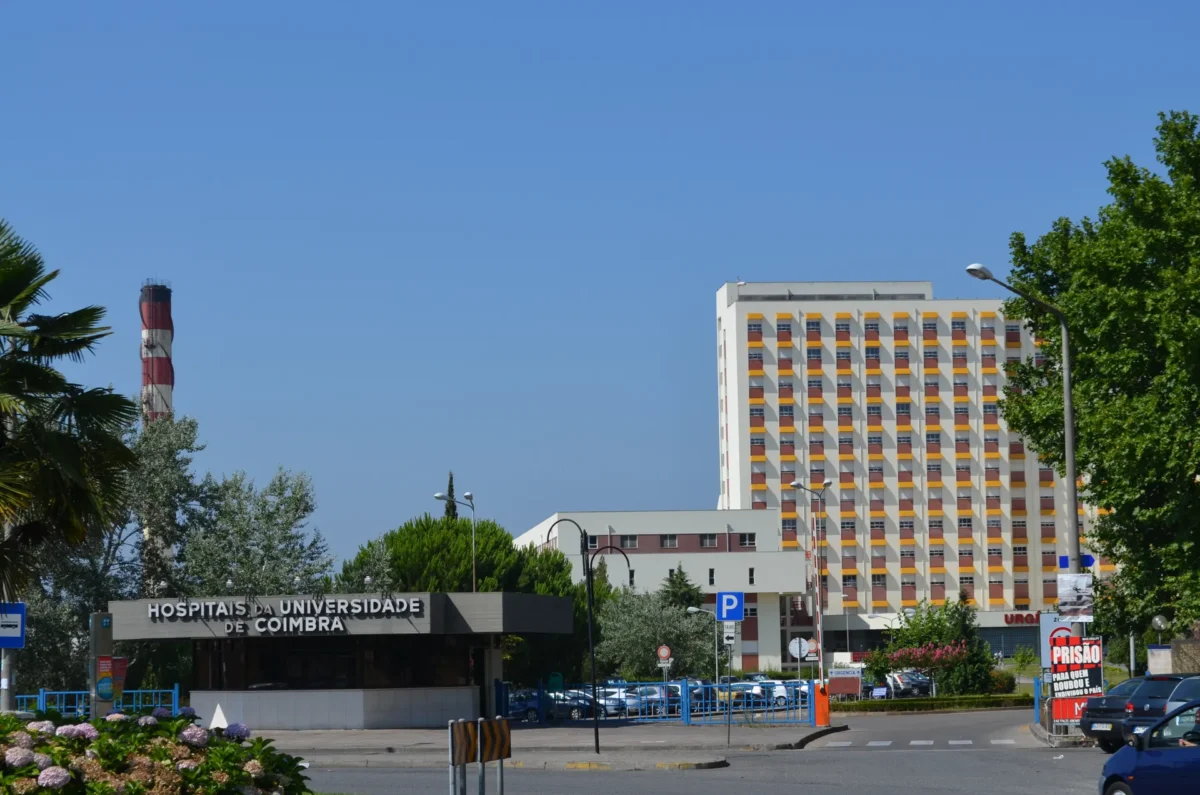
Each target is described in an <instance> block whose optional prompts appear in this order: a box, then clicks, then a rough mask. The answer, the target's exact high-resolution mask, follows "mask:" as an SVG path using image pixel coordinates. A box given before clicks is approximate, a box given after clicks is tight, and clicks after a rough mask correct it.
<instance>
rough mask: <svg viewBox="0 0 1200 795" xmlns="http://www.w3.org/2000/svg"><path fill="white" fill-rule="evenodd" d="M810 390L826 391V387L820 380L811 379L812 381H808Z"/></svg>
mask: <svg viewBox="0 0 1200 795" xmlns="http://www.w3.org/2000/svg"><path fill="white" fill-rule="evenodd" d="M808 388H809V389H824V386H822V384H821V379H820V378H810V379H808Z"/></svg>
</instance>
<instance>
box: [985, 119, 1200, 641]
mask: <svg viewBox="0 0 1200 795" xmlns="http://www.w3.org/2000/svg"><path fill="white" fill-rule="evenodd" d="M1159 122H1160V123H1159V125H1158V137H1157V138H1156V139H1155V141H1154V146H1155V150H1156V151H1157V159H1158V162H1159V163H1160V164H1161V166H1162V173H1154V172H1152V171H1150V170H1149V169H1147V168H1145V167H1142V166H1138V165H1136V164H1134V162H1133V161H1132V160H1131V159H1130V158H1129V157H1121V158H1117V157H1114V158H1112V159H1111V160H1109V161H1108V162H1107V163H1106V164H1105V165H1106V167H1107V169H1108V181H1109V187H1108V192H1109V194H1110V195H1111V196H1112V199H1113V201H1112V202H1111V203H1110V204H1108V205H1106V206H1105V207H1103V208H1101V210H1100V212H1099V215H1098V217H1097V218H1096V219H1095V220H1092V219H1089V218H1084V219H1083V220H1081V221H1079V222H1078V223H1075V222H1072V221H1070V220H1069V219H1067V218H1060V219H1059V220H1058V221H1056V222H1055V223H1054V224H1053V225H1052V227H1051V229H1050V230H1049V231H1048V232H1047V233H1046V234H1044V235H1042V236H1041V237H1040V238H1038V240H1037V241H1036V242H1034V243H1033V244H1029V243H1028V242H1027V241H1026V238H1025V236H1024V235H1022V234H1020V233H1018V234H1014V235H1013V236H1012V240H1011V244H1010V248H1011V252H1012V266H1013V267H1012V273H1011V279H1012V281H1013V283H1014V284H1015V285H1017V286H1018V287H1020V288H1022V289H1024V290H1026V291H1029V292H1031V293H1033V294H1036V295H1040V296H1042V297H1043V298H1045V299H1046V300H1048V301H1049V302H1051V303H1053V304H1054V305H1056V306H1058V307H1059V308H1060V309H1061V310H1062V311H1063V312H1064V313H1065V315H1066V317H1067V322H1068V327H1069V328H1070V331H1071V347H1072V363H1073V368H1072V370H1073V375H1074V389H1073V397H1074V400H1075V421H1076V461H1077V469H1078V472H1079V474H1080V475H1082V476H1083V477H1084V481H1085V483H1084V486H1083V488H1082V490H1081V497H1082V498H1083V499H1084V500H1086V501H1087V502H1088V503H1089V504H1091V505H1096V506H1102V507H1104V508H1106V509H1108V510H1109V511H1111V512H1110V513H1108V514H1107V515H1102V516H1100V517H1098V520H1097V522H1096V526H1095V528H1094V529H1093V530H1091V531H1089V536H1088V544H1089V546H1090V547H1091V548H1092V549H1093V550H1095V551H1098V552H1100V554H1102V555H1105V556H1108V557H1110V558H1112V559H1113V560H1114V561H1115V562H1117V563H1118V564H1120V566H1121V568H1120V570H1119V572H1118V573H1117V574H1116V575H1115V576H1114V577H1113V578H1112V580H1111V582H1110V583H1109V584H1108V585H1107V586H1105V587H1103V588H1101V593H1100V595H1099V598H1098V604H1097V622H1098V623H1097V627H1096V630H1097V631H1098V632H1103V633H1104V634H1106V635H1107V634H1127V633H1128V632H1130V631H1135V630H1136V631H1138V632H1140V631H1141V630H1143V629H1144V628H1145V627H1146V626H1147V624H1148V622H1149V618H1150V617H1151V616H1153V615H1154V614H1155V613H1157V612H1162V613H1164V614H1165V615H1168V616H1169V617H1172V618H1174V620H1175V623H1176V627H1177V628H1178V629H1185V628H1190V627H1191V626H1192V625H1193V624H1194V623H1195V622H1197V620H1200V543H1197V542H1198V541H1200V483H1198V482H1197V474H1198V473H1200V445H1198V444H1197V441H1198V440H1200V423H1197V421H1196V418H1197V416H1200V244H1198V243H1197V240H1198V237H1197V234H1198V232H1200V137H1198V136H1197V117H1196V116H1194V115H1192V114H1190V113H1185V112H1171V113H1169V114H1160V116H1159ZM1005 312H1006V314H1008V315H1010V316H1018V317H1024V318H1028V320H1029V323H1030V325H1031V326H1032V329H1033V331H1034V333H1035V335H1036V336H1037V337H1038V338H1040V339H1043V340H1044V344H1043V345H1042V346H1041V351H1042V352H1043V353H1044V354H1045V366H1044V367H1037V366H1034V365H1033V364H1032V363H1030V362H1025V363H1022V364H1020V365H1018V366H1015V367H1012V368H1011V370H1010V378H1009V381H1008V385H1007V386H1006V388H1005V395H1004V401H1003V403H1002V406H1003V411H1004V414H1005V417H1006V419H1007V421H1008V425H1009V427H1010V428H1011V429H1012V430H1014V431H1016V432H1019V433H1021V434H1022V435H1024V436H1025V437H1026V439H1028V440H1029V443H1030V446H1031V447H1032V448H1034V449H1035V450H1036V451H1037V453H1038V455H1039V456H1040V457H1041V458H1042V460H1044V461H1047V462H1049V463H1050V464H1052V465H1053V466H1055V467H1057V468H1058V469H1059V472H1060V474H1061V472H1062V462H1063V434H1062V384H1061V378H1060V375H1059V372H1060V366H1061V355H1060V344H1061V336H1060V332H1059V326H1058V323H1057V321H1056V320H1055V319H1054V318H1053V317H1050V316H1048V315H1046V314H1045V313H1043V312H1041V311H1040V310H1039V309H1038V308H1037V307H1035V306H1031V305H1030V304H1029V303H1028V302H1026V301H1024V300H1013V301H1010V302H1009V303H1008V304H1007V305H1006V307H1005Z"/></svg>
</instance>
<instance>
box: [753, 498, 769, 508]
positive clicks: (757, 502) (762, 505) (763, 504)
mask: <svg viewBox="0 0 1200 795" xmlns="http://www.w3.org/2000/svg"><path fill="white" fill-rule="evenodd" d="M750 505H751V507H752V508H753V509H754V510H756V511H765V510H766V509H767V501H766V500H760V499H759V498H757V497H755V498H754V502H752V503H751V504H750Z"/></svg>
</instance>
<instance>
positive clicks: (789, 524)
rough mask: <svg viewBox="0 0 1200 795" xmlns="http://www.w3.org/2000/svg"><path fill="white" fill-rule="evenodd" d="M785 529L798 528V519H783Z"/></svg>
mask: <svg viewBox="0 0 1200 795" xmlns="http://www.w3.org/2000/svg"><path fill="white" fill-rule="evenodd" d="M783 529H784V530H795V529H796V520H795V519H784V520H783Z"/></svg>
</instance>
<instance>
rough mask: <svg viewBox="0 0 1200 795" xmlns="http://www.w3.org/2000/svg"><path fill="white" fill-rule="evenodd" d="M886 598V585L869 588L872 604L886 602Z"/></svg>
mask: <svg viewBox="0 0 1200 795" xmlns="http://www.w3.org/2000/svg"><path fill="white" fill-rule="evenodd" d="M887 598H888V592H887V586H886V585H872V586H871V601H872V602H886V601H887Z"/></svg>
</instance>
